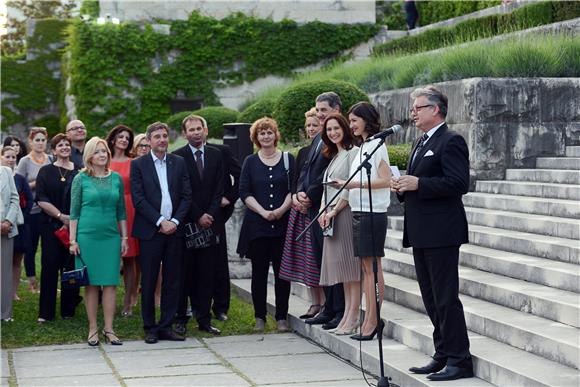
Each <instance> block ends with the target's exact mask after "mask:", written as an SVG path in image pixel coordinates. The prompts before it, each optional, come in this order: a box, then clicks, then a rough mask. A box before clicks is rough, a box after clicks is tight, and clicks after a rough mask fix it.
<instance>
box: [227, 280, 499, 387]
mask: <svg viewBox="0 0 580 387" xmlns="http://www.w3.org/2000/svg"><path fill="white" fill-rule="evenodd" d="M271 275H272V274H271ZM232 285H233V286H232V287H233V290H234V291H236V292H237V293H238V294H239V295H240V296H241V297H242V298H244V299H245V300H246V301H248V302H252V297H251V283H250V280H244V279H237V280H233V281H232ZM292 288H293V290H297V291H298V292H301V293H303V294H306V293H307V289H306V287H305V286H302V285H298V284H295V283H293V286H292ZM267 300H268V301H267V302H268V305H267V306H268V311H269V312H270V313H271V314H274V313H275V310H276V308H275V299H274V287H273V285H272V284H269V286H268V298H267ZM306 300H307V298H304V297H303V298H301V297H298V296H296V295H294V294H293V295H291V296H290V308H289V310H288V321H289V323H290V326H291V328H292V329H294V330H295V331H296V332H297V333H298V334H300V335H302V336H305V337H307V338H309V339H311V340H313V341H314V342H316V343H318V344H319V345H321V346H323V347H324V348H326V349H327V350H329V351H330V352H332V353H334V354H336V355H338V356H339V357H340V358H342V359H343V360H345V361H348V362H350V363H352V364H353V365H355V366H357V367H361V364H362V368H363V369H364V370H365V372H368V373H370V374H372V375H375V376H376V375H379V374H380V371H379V370H380V368H379V365H380V361H379V353H378V347H377V340H373V341H368V342H355V341H354V340H351V339H350V338H349V337H348V336H336V335H334V334H332V333H329V332H327V331H325V330H323V329H322V328H321V327H320V325H307V324H305V323H304V321H302V320H301V319H299V318H298V316H300V315H301V314H302V313H304V311H306V310H307V309H308V306H309V305H310V302H308V301H306ZM383 336H384V335H383ZM359 344H360V347H359ZM383 355H384V357H383V364H384V369H385V375H386V376H388V377H389V378H390V382H392V383H394V384H396V385H398V386H421V387H428V386H432V387H439V386H442V387H452V386H462V385H465V384H464V383H458V381H450V382H432V381H430V380H428V379H427V378H426V377H425V375H416V374H413V373H410V372H409V371H408V368H409V367H412V366H413V365H422V364H427V363H428V362H429V361H430V360H431V359H430V357H429V356H428V355H427V354H425V353H423V352H421V351H419V350H417V349H412V348H410V347H408V346H406V345H403V344H401V343H400V342H398V341H396V340H393V339H389V338H387V337H383ZM476 372H477V371H476ZM463 381H465V379H463ZM469 385H470V386H474V387H476V386H477V387H479V386H482V387H483V386H492V384H490V383H488V382H486V381H484V380H481V379H478V378H472V379H469Z"/></svg>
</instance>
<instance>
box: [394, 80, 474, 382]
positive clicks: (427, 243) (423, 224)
mask: <svg viewBox="0 0 580 387" xmlns="http://www.w3.org/2000/svg"><path fill="white" fill-rule="evenodd" d="M411 98H413V99H414V101H413V106H412V108H411V118H412V119H413V121H414V123H415V126H416V127H417V128H418V129H419V130H420V131H421V132H423V136H421V138H419V139H418V141H416V142H415V144H414V147H413V150H412V152H411V155H410V156H409V161H408V163H407V175H406V176H402V177H400V178H398V179H396V178H393V181H392V183H391V188H392V190H394V191H396V192H397V194H398V196H399V200H401V201H403V202H404V203H405V221H404V233H403V246H404V247H413V258H414V261H415V271H416V273H417V279H418V281H419V287H420V289H421V296H422V297H423V303H424V304H425V309H426V310H427V314H428V315H429V318H430V319H431V322H432V323H433V326H434V328H435V329H434V330H433V341H434V344H435V355H434V356H433V360H432V361H431V362H430V363H429V364H427V365H426V366H424V367H412V368H410V369H409V371H411V372H414V373H417V374H430V375H428V376H427V378H428V379H430V380H453V379H460V378H469V377H472V376H473V366H472V361H471V355H470V353H469V339H468V337H467V328H466V325H465V316H464V314H463V306H462V304H461V301H460V300H459V295H458V293H459V276H458V267H457V266H458V261H459V247H460V245H461V244H463V243H468V235H467V219H466V217H465V210H464V208H463V202H462V199H461V197H462V195H464V194H465V193H467V190H468V187H469V151H468V148H467V144H466V143H465V140H464V139H463V137H461V136H460V135H459V134H457V133H455V132H452V131H451V130H449V129H448V128H447V125H446V124H445V117H446V116H447V97H446V96H445V95H443V94H442V93H441V92H440V91H439V90H437V89H435V88H434V87H431V86H429V87H426V88H422V89H417V90H415V91H414V92H413V93H412V94H411Z"/></svg>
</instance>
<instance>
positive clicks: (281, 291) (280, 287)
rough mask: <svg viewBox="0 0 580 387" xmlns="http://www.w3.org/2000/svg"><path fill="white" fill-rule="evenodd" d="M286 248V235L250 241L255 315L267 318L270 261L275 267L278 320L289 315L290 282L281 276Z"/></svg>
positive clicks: (249, 254)
mask: <svg viewBox="0 0 580 387" xmlns="http://www.w3.org/2000/svg"><path fill="white" fill-rule="evenodd" d="M283 249H284V237H275V238H258V239H254V240H253V241H251V242H250V248H249V250H248V254H247V255H248V257H249V258H250V259H251V260H252V302H253V304H254V316H255V317H257V318H261V319H263V320H265V319H266V298H267V296H268V271H269V269H270V262H272V267H273V268H274V294H275V295H276V321H278V320H285V319H286V318H287V317H288V300H289V299H290V282H288V281H286V280H283V279H281V278H280V262H281V261H282V251H283Z"/></svg>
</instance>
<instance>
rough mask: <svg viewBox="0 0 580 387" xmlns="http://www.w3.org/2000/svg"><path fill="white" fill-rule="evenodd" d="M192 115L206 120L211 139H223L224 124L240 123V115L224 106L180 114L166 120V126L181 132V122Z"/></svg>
mask: <svg viewBox="0 0 580 387" xmlns="http://www.w3.org/2000/svg"><path fill="white" fill-rule="evenodd" d="M190 114H195V115H198V116H201V117H203V118H205V120H206V121H207V127H208V129H209V135H208V137H210V138H222V137H223V134H224V127H223V124H226V123H229V122H238V119H239V116H240V113H239V112H238V111H236V110H232V109H228V108H226V107H223V106H208V107H205V108H201V109H199V110H194V111H191V112H179V113H176V114H174V115H172V116H171V117H169V118H168V119H167V120H166V124H167V125H169V127H170V128H171V129H173V130H175V131H176V132H178V133H180V132H181V122H182V121H183V119H184V118H185V117H187V116H188V115H190Z"/></svg>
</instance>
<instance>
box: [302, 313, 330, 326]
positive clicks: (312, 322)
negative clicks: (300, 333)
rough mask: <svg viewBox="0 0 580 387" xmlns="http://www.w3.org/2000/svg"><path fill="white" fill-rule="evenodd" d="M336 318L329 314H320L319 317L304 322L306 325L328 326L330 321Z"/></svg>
mask: <svg viewBox="0 0 580 387" xmlns="http://www.w3.org/2000/svg"><path fill="white" fill-rule="evenodd" d="M333 318H334V316H329V315H327V314H323V313H319V314H318V316H315V317H312V318H309V319H306V320H304V322H305V323H306V324H310V325H318V324H326V323H327V322H329V321H330V320H332V319H333Z"/></svg>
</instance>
